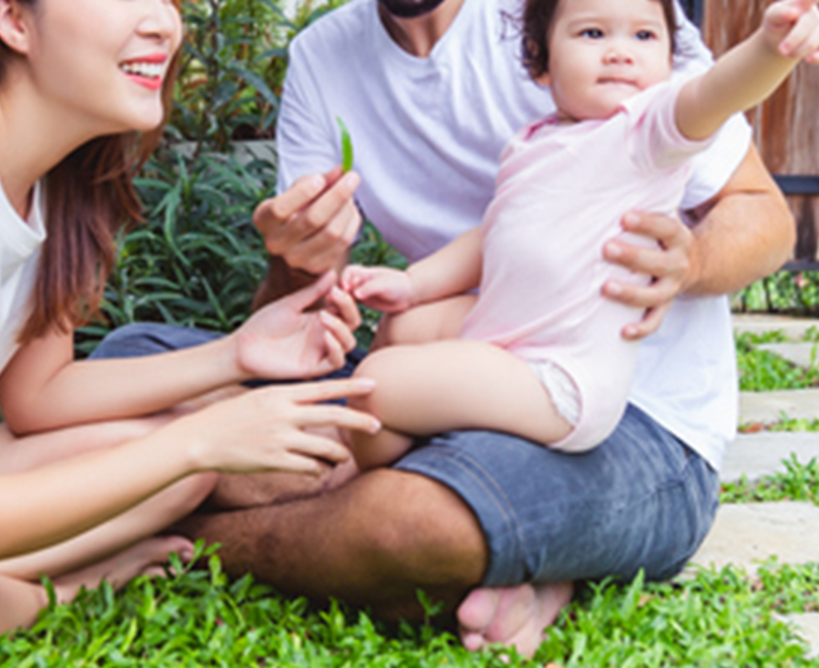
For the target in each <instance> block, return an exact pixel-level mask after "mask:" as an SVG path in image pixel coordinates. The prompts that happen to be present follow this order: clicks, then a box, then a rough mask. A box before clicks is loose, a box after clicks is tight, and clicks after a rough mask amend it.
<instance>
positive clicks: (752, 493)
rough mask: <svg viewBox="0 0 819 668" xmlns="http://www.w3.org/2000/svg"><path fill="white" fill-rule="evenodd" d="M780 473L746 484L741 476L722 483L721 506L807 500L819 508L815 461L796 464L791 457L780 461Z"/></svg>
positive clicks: (818, 479) (816, 463)
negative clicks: (725, 504) (782, 468)
mask: <svg viewBox="0 0 819 668" xmlns="http://www.w3.org/2000/svg"><path fill="white" fill-rule="evenodd" d="M782 465H783V467H784V470H783V471H777V472H775V473H772V474H770V475H765V476H763V477H762V478H760V479H759V480H755V481H749V480H748V479H747V478H746V477H745V476H742V478H740V480H738V481H736V482H730V483H723V485H722V490H721V493H720V502H722V503H753V502H762V501H809V502H811V503H813V504H814V505H819V462H817V461H816V460H815V459H811V460H810V461H808V462H806V463H800V462H799V461H798V460H797V459H796V456H795V455H791V457H790V458H789V459H785V460H783V461H782Z"/></svg>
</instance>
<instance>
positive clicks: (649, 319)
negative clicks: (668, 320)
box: [603, 212, 697, 340]
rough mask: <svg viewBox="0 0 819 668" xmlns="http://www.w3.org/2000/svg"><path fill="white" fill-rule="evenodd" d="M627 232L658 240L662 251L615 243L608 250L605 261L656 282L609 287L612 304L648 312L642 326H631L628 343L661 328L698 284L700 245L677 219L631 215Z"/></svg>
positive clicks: (605, 287) (626, 223)
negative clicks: (673, 308)
mask: <svg viewBox="0 0 819 668" xmlns="http://www.w3.org/2000/svg"><path fill="white" fill-rule="evenodd" d="M623 229H624V230H625V231H626V232H631V233H634V234H639V235H642V236H645V237H648V238H650V239H655V240H656V241H657V245H656V246H651V247H647V246H643V245H634V244H630V243H627V242H625V241H624V240H623V239H613V240H611V241H609V242H608V243H607V244H606V245H605V246H604V247H603V257H604V258H605V259H606V260H608V261H609V262H614V263H615V264H619V265H620V266H623V267H625V268H626V269H630V270H631V271H633V272H635V273H638V274H644V275H647V276H652V277H653V279H654V280H653V281H652V282H651V283H649V284H648V285H635V284H633V283H626V282H623V281H615V280H610V281H607V282H606V283H605V284H604V285H603V294H604V295H605V296H606V297H608V298H609V299H614V300H616V301H619V302H622V303H623V304H626V305H628V306H635V307H638V308H643V309H646V312H645V315H644V316H643V319H642V320H641V321H640V322H634V323H630V324H628V325H626V326H625V327H624V328H623V331H622V333H621V334H622V336H623V338H624V339H629V340H638V339H642V338H645V337H646V336H648V335H649V334H653V333H654V332H656V331H657V330H658V329H659V328H660V325H661V324H662V322H663V318H664V317H665V314H666V313H668V309H669V308H671V304H672V302H673V301H674V298H675V297H676V296H677V295H678V294H680V293H681V292H683V291H684V290H685V289H686V287H687V286H688V285H690V284H691V283H692V276H694V275H695V272H696V266H697V262H696V246H695V241H694V235H693V234H692V233H691V230H689V229H688V228H687V227H686V226H685V225H684V224H683V223H682V221H680V220H678V219H677V218H672V217H671V216H664V215H660V214H650V213H634V212H631V213H627V214H626V215H625V216H624V217H623Z"/></svg>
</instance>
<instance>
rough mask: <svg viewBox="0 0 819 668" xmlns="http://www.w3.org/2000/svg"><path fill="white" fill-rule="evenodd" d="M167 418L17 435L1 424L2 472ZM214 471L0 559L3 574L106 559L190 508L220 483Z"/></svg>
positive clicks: (97, 445)
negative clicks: (73, 533)
mask: <svg viewBox="0 0 819 668" xmlns="http://www.w3.org/2000/svg"><path fill="white" fill-rule="evenodd" d="M168 419H169V418H145V419H137V420H122V421H115V422H107V423H99V424H93V425H84V426H79V427H71V428H69V429H62V430H58V431H54V432H48V433H43V434H36V435H33V436H26V437H24V438H19V439H16V438H14V437H13V436H12V435H11V433H10V432H9V431H8V430H7V429H6V428H5V427H2V426H0V472H2V473H3V474H8V473H19V472H23V471H27V470H31V469H34V468H37V467H38V466H43V465H46V464H51V463H54V462H57V461H60V460H64V459H66V458H69V457H72V456H81V455H83V454H85V453H88V452H91V451H93V450H96V449H101V448H106V447H113V446H115V445H117V444H119V443H122V442H124V441H126V440H129V439H133V438H138V437H140V436H144V435H145V434H147V433H149V432H150V431H152V430H153V429H156V428H157V427H159V426H160V425H162V424H165V423H166V422H167V421H168ZM217 478H218V475H217V474H215V473H206V474H199V475H196V476H189V477H188V478H185V479H184V480H181V481H179V482H177V483H175V484H173V485H171V486H170V487H168V488H166V489H165V490H163V491H162V492H159V493H158V494H156V495H154V496H153V497H151V498H150V499H148V500H147V501H145V502H143V503H141V504H139V505H137V506H135V507H134V508H132V509H131V510H129V511H128V512H126V513H123V514H122V515H120V516H118V517H116V518H114V519H112V520H110V521H109V522H106V523H104V524H102V525H100V526H98V527H95V528H94V529H92V530H90V531H87V532H85V533H83V534H81V535H79V536H77V537H75V538H72V539H70V540H68V541H64V542H62V543H59V544H57V545H54V546H52V547H49V548H46V549H43V550H39V551H37V552H33V553H30V554H25V555H21V556H19V557H14V558H11V559H5V560H2V561H0V574H4V575H7V576H11V577H14V578H18V579H21V580H29V581H32V582H34V581H36V580H37V579H38V578H39V576H40V575H41V574H45V575H48V576H49V577H51V578H55V577H58V576H60V575H62V574H64V573H69V572H72V571H76V570H77V569H78V568H82V567H84V566H87V565H88V564H93V563H96V562H98V561H100V560H101V559H105V558H107V557H109V556H111V555H112V554H114V553H117V552H119V551H121V550H123V549H124V548H126V547H129V546H131V545H133V544H134V543H136V542H138V541H140V540H143V539H144V538H146V537H148V536H151V535H153V534H155V533H156V532H158V531H160V530H162V529H164V528H166V527H167V526H169V525H170V524H172V523H173V522H175V521H176V520H178V519H179V518H181V517H184V516H185V515H187V514H188V513H190V512H192V511H193V510H194V509H195V508H196V507H197V506H198V505H199V504H201V503H202V501H203V500H204V499H205V498H206V497H207V496H208V495H209V494H210V492H211V491H212V490H213V488H214V486H215V485H216V481H217Z"/></svg>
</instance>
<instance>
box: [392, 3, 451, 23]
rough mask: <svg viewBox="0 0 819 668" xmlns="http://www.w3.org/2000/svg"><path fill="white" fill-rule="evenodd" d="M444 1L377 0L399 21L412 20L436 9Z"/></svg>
mask: <svg viewBox="0 0 819 668" xmlns="http://www.w3.org/2000/svg"><path fill="white" fill-rule="evenodd" d="M443 1H444V0H378V3H379V4H380V5H381V6H383V7H384V9H386V10H387V11H388V12H389V13H390V14H392V15H393V16H395V17H397V18H399V19H414V18H416V17H418V16H423V15H424V14H429V13H430V12H431V11H432V10H434V9H437V8H438V6H439V5H440V4H441V3H442V2H443Z"/></svg>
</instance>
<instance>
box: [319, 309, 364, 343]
mask: <svg viewBox="0 0 819 668" xmlns="http://www.w3.org/2000/svg"><path fill="white" fill-rule="evenodd" d="M319 317H320V318H321V322H322V324H323V325H324V327H325V328H326V330H327V331H326V332H325V334H329V335H330V336H331V337H332V338H333V339H334V340H335V341H337V342H338V343H339V345H340V346H341V348H342V351H343V352H344V353H346V352H348V351H350V350H352V349H353V348H355V345H356V340H355V335H354V334H353V333H352V331H351V330H350V326H349V325H348V324H347V323H346V322H344V321H343V320H341V319H339V318H337V317H336V316H334V315H333V314H332V313H328V312H327V311H321V312H320V313H319Z"/></svg>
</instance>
